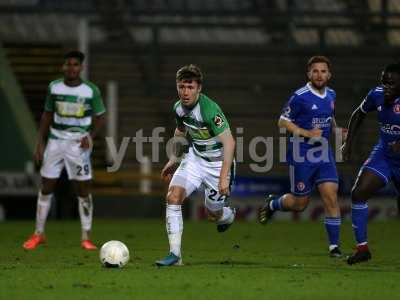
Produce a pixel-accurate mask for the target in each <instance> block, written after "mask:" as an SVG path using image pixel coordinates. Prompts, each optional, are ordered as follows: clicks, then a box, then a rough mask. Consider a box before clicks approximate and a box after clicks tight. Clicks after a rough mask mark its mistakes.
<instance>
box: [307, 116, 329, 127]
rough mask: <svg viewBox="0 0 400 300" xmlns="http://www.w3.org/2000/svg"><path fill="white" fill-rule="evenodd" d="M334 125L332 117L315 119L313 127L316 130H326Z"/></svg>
mask: <svg viewBox="0 0 400 300" xmlns="http://www.w3.org/2000/svg"><path fill="white" fill-rule="evenodd" d="M331 123H332V117H327V118H313V119H312V125H313V127H314V128H326V127H330V126H331Z"/></svg>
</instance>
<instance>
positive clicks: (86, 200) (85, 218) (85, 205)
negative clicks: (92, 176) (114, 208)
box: [73, 180, 97, 250]
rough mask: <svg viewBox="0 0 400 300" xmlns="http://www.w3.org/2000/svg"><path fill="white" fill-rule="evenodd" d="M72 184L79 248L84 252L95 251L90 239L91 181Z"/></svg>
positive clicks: (91, 213)
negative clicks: (78, 228) (79, 232)
mask: <svg viewBox="0 0 400 300" xmlns="http://www.w3.org/2000/svg"><path fill="white" fill-rule="evenodd" d="M73 182H74V186H75V190H76V194H77V195H78V209H79V217H80V220H81V247H82V248H83V249H85V250H96V249H97V247H96V245H95V244H94V243H93V242H92V241H91V239H90V233H91V231H92V223H93V199H92V194H91V193H90V186H91V180H79V181H78V180H74V181H73Z"/></svg>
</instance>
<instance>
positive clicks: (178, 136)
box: [161, 126, 186, 181]
mask: <svg viewBox="0 0 400 300" xmlns="http://www.w3.org/2000/svg"><path fill="white" fill-rule="evenodd" d="M185 137H186V129H185V127H180V126H177V127H176V128H175V132H174V137H173V138H172V153H170V154H169V160H168V162H167V163H166V164H165V166H164V168H163V169H162V171H161V178H162V179H163V180H165V181H169V180H170V179H171V175H172V173H173V172H174V169H175V165H176V163H178V161H179V158H180V157H181V156H182V154H183V146H184V144H185V143H183V139H185ZM185 141H186V139H185Z"/></svg>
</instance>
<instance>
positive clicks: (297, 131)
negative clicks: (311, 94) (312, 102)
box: [278, 94, 322, 138]
mask: <svg viewBox="0 0 400 300" xmlns="http://www.w3.org/2000/svg"><path fill="white" fill-rule="evenodd" d="M303 101H304V100H303V99H302V98H301V97H300V96H299V95H296V94H294V95H292V96H291V97H290V98H289V101H288V102H287V103H286V105H285V106H284V108H283V110H282V114H281V116H280V118H279V120H278V127H279V128H286V130H287V131H289V132H290V133H291V134H293V135H295V136H302V137H305V138H318V137H320V136H321V135H322V130H320V129H318V128H315V129H311V130H307V129H304V128H301V127H299V126H297V125H296V124H295V123H294V120H296V118H298V117H299V116H301V115H302V114H303V113H304V109H305V107H304V104H303Z"/></svg>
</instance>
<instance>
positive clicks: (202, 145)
mask: <svg viewBox="0 0 400 300" xmlns="http://www.w3.org/2000/svg"><path fill="white" fill-rule="evenodd" d="M174 112H175V117H176V124H177V127H178V128H181V129H184V128H186V129H187V132H188V134H189V137H190V140H191V144H192V146H193V151H194V153H195V154H196V155H198V156H200V157H202V158H204V159H206V160H208V161H220V160H222V156H223V152H222V151H223V149H222V147H223V145H222V143H221V142H220V141H219V139H218V138H217V136H218V135H219V134H221V133H222V132H223V131H224V130H225V129H229V124H228V121H227V119H226V117H225V115H224V114H223V112H222V110H221V108H220V107H219V106H218V104H217V103H215V102H214V101H213V100H211V99H210V98H208V97H207V96H206V95H204V94H200V95H199V99H198V101H197V103H196V105H195V106H194V107H193V108H192V109H190V110H189V109H187V108H185V107H184V106H182V104H181V102H180V101H179V100H178V101H177V102H176V103H175V105H174Z"/></svg>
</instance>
